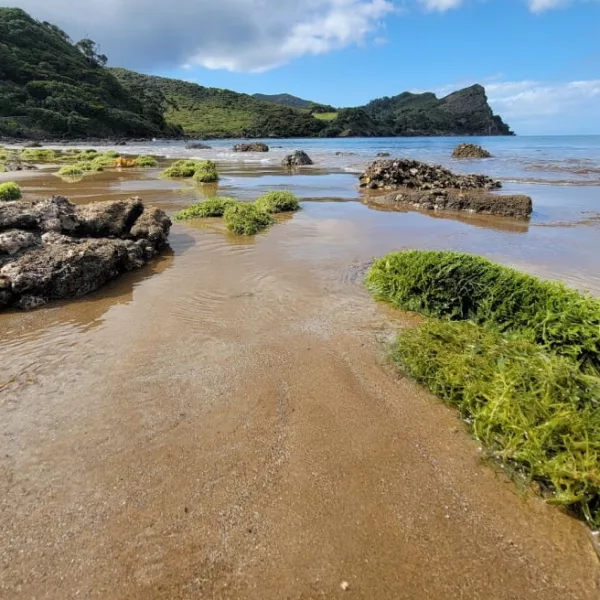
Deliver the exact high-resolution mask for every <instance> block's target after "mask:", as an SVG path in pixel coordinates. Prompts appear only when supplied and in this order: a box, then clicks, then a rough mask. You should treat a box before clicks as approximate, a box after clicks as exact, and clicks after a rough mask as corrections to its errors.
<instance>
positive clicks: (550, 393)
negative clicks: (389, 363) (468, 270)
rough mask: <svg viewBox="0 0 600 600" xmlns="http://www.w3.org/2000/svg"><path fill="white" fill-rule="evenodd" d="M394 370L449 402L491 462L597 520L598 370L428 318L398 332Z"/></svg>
mask: <svg viewBox="0 0 600 600" xmlns="http://www.w3.org/2000/svg"><path fill="white" fill-rule="evenodd" d="M392 357H393V360H394V361H395V362H396V364H397V365H398V367H399V368H400V369H401V371H402V372H404V373H405V374H407V375H408V376H410V377H411V378H413V379H415V380H416V381H418V382H419V383H422V384H424V385H425V386H427V388H429V389H430V390H431V391H432V392H433V393H434V394H436V395H437V396H439V397H440V398H441V399H443V400H444V401H445V402H447V403H448V404H450V405H452V406H456V407H458V409H459V410H460V413H461V415H462V417H463V418H465V419H466V420H467V422H469V423H470V426H471V428H472V431H473V433H474V435H475V436H476V437H477V438H478V439H479V440H481V441H482V442H483V443H484V444H485V446H486V447H487V448H488V449H489V453H490V454H491V455H492V456H493V457H494V458H495V459H497V460H499V461H501V462H502V463H504V464H505V465H507V466H509V467H510V470H513V471H516V472H518V473H521V474H522V475H523V476H525V477H526V478H528V479H530V480H534V481H537V482H539V483H541V484H542V486H543V488H545V490H546V491H547V492H548V493H546V494H545V495H546V496H547V500H548V501H549V502H551V503H553V504H559V505H563V506H567V507H569V508H570V509H571V510H572V511H574V512H575V513H577V514H578V515H580V516H583V517H584V518H585V519H586V520H587V521H588V523H589V524H590V525H591V526H594V527H597V526H600V378H598V377H595V376H590V375H587V374H585V373H582V372H581V371H580V369H579V367H578V365H577V363H576V362H574V361H573V360H571V359H569V358H565V357H562V356H558V355H556V354H554V353H549V352H547V351H546V350H545V349H544V348H542V347H541V346H539V345H536V344H532V343H531V342H528V341H526V340H523V339H519V338H515V337H506V336H504V335H502V334H501V333H500V332H498V331H494V330H488V329H485V328H483V327H480V326H478V325H476V324H474V323H470V322H451V321H440V320H437V319H434V320H431V321H429V322H427V323H425V324H424V325H422V326H420V327H418V328H417V329H410V330H407V331H404V332H402V333H400V334H399V335H398V338H397V341H396V344H395V345H394V348H393V351H392Z"/></svg>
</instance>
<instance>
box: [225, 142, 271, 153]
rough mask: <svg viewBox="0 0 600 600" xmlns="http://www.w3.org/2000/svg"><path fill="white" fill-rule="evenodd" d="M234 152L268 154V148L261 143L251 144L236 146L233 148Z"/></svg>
mask: <svg viewBox="0 0 600 600" xmlns="http://www.w3.org/2000/svg"><path fill="white" fill-rule="evenodd" d="M233 151H234V152H268V151H269V146H267V145H266V144H265V143H263V142H253V143H250V144H236V145H235V146H234V147H233Z"/></svg>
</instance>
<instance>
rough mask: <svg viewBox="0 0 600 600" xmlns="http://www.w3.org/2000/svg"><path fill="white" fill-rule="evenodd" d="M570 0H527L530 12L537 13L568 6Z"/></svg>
mask: <svg viewBox="0 0 600 600" xmlns="http://www.w3.org/2000/svg"><path fill="white" fill-rule="evenodd" d="M570 2H571V0H528V4H529V8H530V9H531V10H532V12H535V13H539V12H544V11H545V10H550V9H552V8H560V7H561V6H566V5H567V4H570Z"/></svg>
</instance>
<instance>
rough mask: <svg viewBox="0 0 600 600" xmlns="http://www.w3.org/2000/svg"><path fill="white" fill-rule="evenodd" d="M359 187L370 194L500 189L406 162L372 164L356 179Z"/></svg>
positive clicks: (475, 177)
mask: <svg viewBox="0 0 600 600" xmlns="http://www.w3.org/2000/svg"><path fill="white" fill-rule="evenodd" d="M360 186H361V187H364V188H368V189H370V190H381V189H383V190H390V191H391V190H395V189H398V188H409V189H414V190H434V189H438V190H439V189H442V190H443V189H459V190H469V189H480V190H481V189H484V190H493V189H498V188H500V187H502V184H501V183H500V182H499V181H495V180H493V179H491V178H490V177H487V176H486V175H459V174H456V173H452V171H449V170H448V169H445V168H444V167H441V166H439V165H428V164H426V163H422V162H419V161H416V160H411V159H408V158H402V159H396V160H376V161H375V162H373V163H372V164H371V165H370V166H369V167H368V168H367V170H366V171H365V172H364V173H362V175H361V176H360Z"/></svg>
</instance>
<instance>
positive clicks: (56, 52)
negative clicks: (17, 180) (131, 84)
mask: <svg viewBox="0 0 600 600" xmlns="http://www.w3.org/2000/svg"><path fill="white" fill-rule="evenodd" d="M105 62H106V57H105V56H102V55H98V54H97V53H96V49H95V44H94V43H93V42H91V41H90V40H82V41H81V42H79V43H78V44H73V43H72V42H71V40H70V39H69V38H68V36H67V35H66V33H64V32H63V31H61V30H60V29H59V28H58V27H56V26H55V25H51V24H49V23H41V22H39V21H36V20H34V19H32V18H31V17H30V16H29V15H28V14H27V13H26V12H24V11H22V10H20V9H17V8H0V135H5V136H13V137H32V138H35V137H150V136H157V135H163V136H165V135H180V134H181V131H180V130H178V129H176V128H175V129H174V128H172V127H169V126H167V124H166V122H165V120H164V117H163V110H164V109H163V99H162V98H161V97H160V96H158V95H149V94H139V95H136V96H133V95H132V94H131V93H130V92H129V91H128V90H126V89H125V88H123V87H122V86H121V85H120V84H119V82H118V81H117V80H116V79H115V77H114V76H113V75H112V74H111V73H110V72H109V71H108V70H107V69H106V68H105V67H104V66H103V64H104V63H105Z"/></svg>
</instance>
